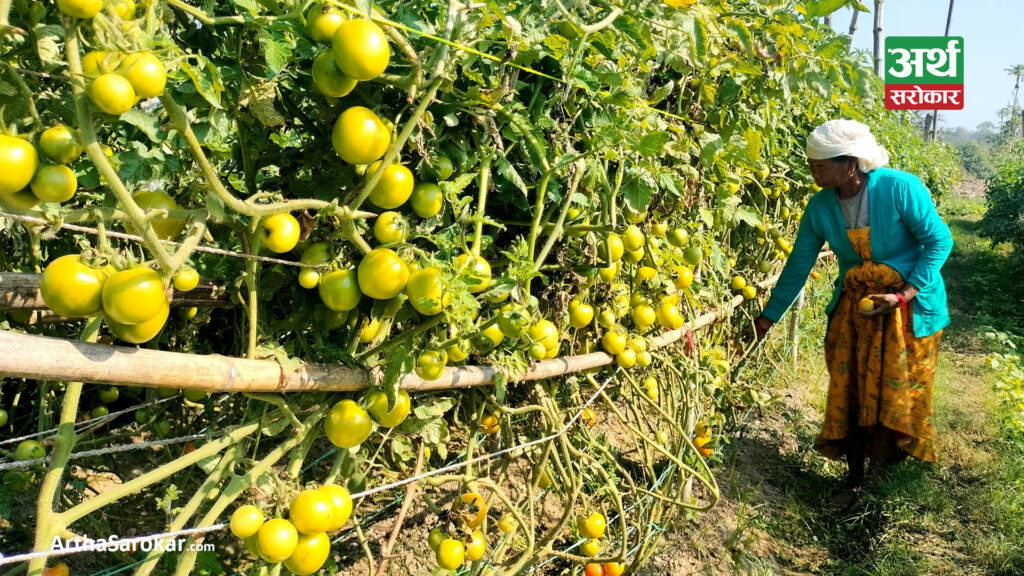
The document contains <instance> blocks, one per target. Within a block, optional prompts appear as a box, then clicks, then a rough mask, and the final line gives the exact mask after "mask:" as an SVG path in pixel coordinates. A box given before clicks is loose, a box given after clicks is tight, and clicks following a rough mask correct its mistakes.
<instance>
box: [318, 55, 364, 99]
mask: <svg viewBox="0 0 1024 576" xmlns="http://www.w3.org/2000/svg"><path fill="white" fill-rule="evenodd" d="M356 84H357V82H356V81H355V80H353V79H351V78H349V77H348V76H346V75H345V73H344V72H342V71H341V68H338V64H337V63H336V62H335V61H334V55H332V54H331V52H330V51H326V52H321V53H320V54H318V55H317V57H316V58H315V59H314V60H313V85H314V86H316V89H317V90H319V91H320V93H321V94H323V95H324V96H327V97H328V98H341V97H343V96H348V94H349V93H350V92H352V90H353V89H354V88H355V87H356Z"/></svg>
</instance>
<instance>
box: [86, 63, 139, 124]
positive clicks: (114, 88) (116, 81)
mask: <svg viewBox="0 0 1024 576" xmlns="http://www.w3.org/2000/svg"><path fill="white" fill-rule="evenodd" d="M89 98H91V99H92V102H93V104H95V105H96V107H97V108H99V109H100V110H102V111H103V112H106V113H107V114H112V115H114V116H120V115H121V114H124V113H125V112H127V111H128V110H130V109H131V107H132V106H134V105H135V102H136V101H137V100H138V96H137V95H136V94H135V89H134V88H132V83H131V82H129V81H128V79H127V78H125V77H124V76H121V75H120V74H113V73H109V74H102V75H100V76H99V77H97V78H96V79H95V80H93V81H92V84H90V85H89Z"/></svg>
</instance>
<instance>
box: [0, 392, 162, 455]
mask: <svg viewBox="0 0 1024 576" xmlns="http://www.w3.org/2000/svg"><path fill="white" fill-rule="evenodd" d="M175 396H176V395H175ZM175 396H170V397H168V398H161V399H159V400H154V401H152V402H146V403H145V404H136V405H135V406H132V407H130V408H125V409H124V410H118V411H117V412H111V413H110V414H107V415H106V416H100V417H99V418H92V419H91V420H83V421H82V422H78V423H77V424H75V430H76V431H78V430H80V429H82V428H88V427H89V426H92V425H94V424H101V423H103V422H106V421H107V420H110V419H112V418H116V417H118V416H120V415H122V414H127V413H128V412H134V411H136V410H138V409H139V408H146V407H149V406H155V405H157V404H160V403H161V402H167V401H168V400H173V399H174V398H175ZM58 430H60V427H57V428H50V429H49V430H43V431H42V432H36V433H35V434H26V435H25V436H18V437H17V438H10V439H7V440H0V446H3V445H5V444H13V443H14V442H20V441H22V440H28V439H30V438H36V437H38V436H42V435H43V434H49V433H50V432H56V431H58ZM54 437H56V434H55V435H53V436H48V437H46V438H44V440H50V439H52V438H54Z"/></svg>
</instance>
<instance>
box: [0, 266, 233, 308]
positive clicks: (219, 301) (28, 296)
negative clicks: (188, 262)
mask: <svg viewBox="0 0 1024 576" xmlns="http://www.w3.org/2000/svg"><path fill="white" fill-rule="evenodd" d="M40 277H41V275H40V274H21V273H17V272H0V311H2V310H47V309H48V307H47V306H46V302H43V296H42V294H40V293H39V279H40ZM167 299H168V300H169V301H170V303H171V308H192V307H196V308H231V307H232V306H234V304H233V303H232V302H231V298H230V297H229V296H228V294H227V292H226V287H225V286H220V285H217V284H216V283H213V282H209V281H203V282H201V283H200V284H199V286H197V287H196V288H195V289H194V290H190V291H189V292H178V291H175V290H172V289H171V288H168V289H167Z"/></svg>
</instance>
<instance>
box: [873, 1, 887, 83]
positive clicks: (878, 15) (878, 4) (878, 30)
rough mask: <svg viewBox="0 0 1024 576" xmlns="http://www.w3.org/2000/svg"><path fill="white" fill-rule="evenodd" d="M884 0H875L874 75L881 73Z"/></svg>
mask: <svg viewBox="0 0 1024 576" xmlns="http://www.w3.org/2000/svg"><path fill="white" fill-rule="evenodd" d="M883 4H885V0H875V46H874V48H875V76H881V75H882V62H883V61H884V58H883V57H882V39H883V38H882V14H883V11H882V8H883Z"/></svg>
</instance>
